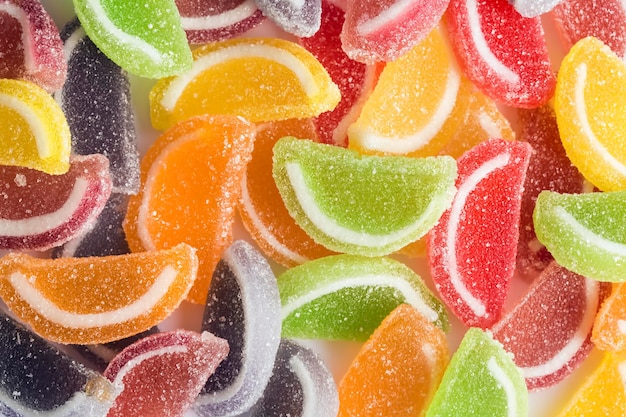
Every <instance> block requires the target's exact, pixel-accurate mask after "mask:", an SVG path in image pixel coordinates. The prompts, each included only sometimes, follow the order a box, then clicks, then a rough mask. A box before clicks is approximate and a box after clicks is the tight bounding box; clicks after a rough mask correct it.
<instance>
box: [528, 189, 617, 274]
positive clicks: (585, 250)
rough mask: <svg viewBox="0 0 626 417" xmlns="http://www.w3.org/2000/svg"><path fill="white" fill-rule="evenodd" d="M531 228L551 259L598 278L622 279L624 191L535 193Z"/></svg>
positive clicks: (568, 267) (574, 270) (570, 268)
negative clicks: (532, 227)
mask: <svg viewBox="0 0 626 417" xmlns="http://www.w3.org/2000/svg"><path fill="white" fill-rule="evenodd" d="M533 220H534V223H535V232H536V233H537V238H538V239H539V241H540V242H541V243H542V244H544V245H545V246H546V248H547V249H548V250H549V251H550V253H551V254H552V255H553V256H554V259H556V260H557V262H558V263H559V264H561V265H563V266H564V267H565V268H567V269H569V270H570V271H573V272H576V273H578V274H580V275H583V276H585V277H587V278H592V279H596V280H599V281H612V282H622V281H624V280H625V279H626V191H615V192H605V193H586V194H559V193H555V192H550V191H544V192H542V193H541V194H539V197H538V198H537V204H536V206H535V211H534V214H533Z"/></svg>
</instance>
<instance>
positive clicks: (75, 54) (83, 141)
mask: <svg viewBox="0 0 626 417" xmlns="http://www.w3.org/2000/svg"><path fill="white" fill-rule="evenodd" d="M61 38H62V39H63V41H64V51H65V54H66V57H67V62H68V74H67V82H66V83H65V85H64V86H63V89H61V90H60V91H59V92H57V94H56V95H55V98H56V99H57V101H58V102H59V103H60V104H61V108H62V109H63V112H64V113H65V116H66V118H67V121H68V124H69V126H70V132H71V133H72V152H73V153H75V154H79V155H89V154H95V153H99V154H103V155H104V156H106V157H107V158H108V159H109V163H110V172H111V178H112V180H113V191H114V192H118V193H126V194H136V193H137V191H139V153H138V151H137V136H136V133H135V122H134V113H133V109H132V107H131V102H130V84H129V82H128V75H127V74H126V71H124V70H122V69H121V68H120V67H119V66H118V65H117V64H115V63H114V62H113V61H111V60H110V59H109V58H107V57H106V55H104V54H103V53H102V52H101V51H100V50H99V49H98V48H97V47H96V45H94V44H93V42H91V40H90V39H89V38H88V37H87V36H86V34H85V31H84V30H83V29H82V27H81V26H80V22H79V21H78V20H77V19H74V20H73V21H71V22H70V23H68V24H67V25H66V26H65V28H64V29H63V31H62V33H61Z"/></svg>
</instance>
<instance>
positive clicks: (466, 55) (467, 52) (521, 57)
mask: <svg viewBox="0 0 626 417" xmlns="http://www.w3.org/2000/svg"><path fill="white" fill-rule="evenodd" d="M446 22H447V27H448V31H449V32H450V38H451V39H450V40H451V43H452V47H453V49H454V51H455V54H456V56H457V58H458V59H459V62H460V65H461V66H462V68H463V71H464V72H465V75H466V76H467V77H468V78H469V79H470V80H471V81H472V82H473V83H474V84H476V86H477V87H478V88H479V89H480V90H482V91H483V92H484V93H485V94H486V95H488V96H489V97H491V98H492V99H493V100H495V101H496V102H498V103H501V104H506V105H508V106H512V107H523V108H533V107H539V106H541V105H542V104H544V103H546V102H547V101H548V100H549V99H550V98H551V97H552V95H553V94H554V89H555V87H556V77H555V75H554V72H553V71H552V67H551V66H550V59H549V57H548V48H547V46H546V42H545V39H544V31H543V27H542V26H541V20H540V19H539V18H538V17H534V18H526V17H523V16H522V15H520V14H519V13H518V12H517V11H516V10H515V8H514V7H513V6H512V5H511V4H510V3H509V2H508V0H452V1H451V2H450V6H449V7H448V11H447V13H446Z"/></svg>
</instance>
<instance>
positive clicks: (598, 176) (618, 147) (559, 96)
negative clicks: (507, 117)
mask: <svg viewBox="0 0 626 417" xmlns="http://www.w3.org/2000/svg"><path fill="white" fill-rule="evenodd" d="M624 88H626V64H624V62H623V61H622V60H621V59H620V58H619V57H618V56H617V55H615V54H614V53H613V52H612V51H611V50H610V49H609V47H608V46H606V45H604V44H603V43H602V42H600V41H599V40H597V39H595V38H585V39H583V40H581V41H579V42H577V43H576V45H574V46H573V47H572V48H571V49H570V51H569V52H568V54H567V55H566V56H565V58H564V59H563V63H562V64H561V67H560V69H559V79H558V83H557V88H556V94H555V103H554V110H555V112H556V120H557V123H558V126H559V132H560V134H561V140H562V141H563V146H564V147H565V150H566V152H567V156H568V157H569V158H570V160H571V161H572V163H573V164H574V165H576V167H577V168H578V169H579V170H580V172H581V173H582V174H583V175H584V176H585V178H586V179H588V180H589V181H590V182H591V183H593V185H595V186H596V187H598V188H599V189H601V190H603V191H620V190H624V189H626V146H624V136H623V130H624V126H626V114H624V112H623V111H622V108H623V107H624V106H626V97H625V96H624V95H623V94H621V91H622V90H623V89H624Z"/></svg>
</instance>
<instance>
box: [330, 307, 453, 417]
mask: <svg viewBox="0 0 626 417" xmlns="http://www.w3.org/2000/svg"><path fill="white" fill-rule="evenodd" d="M449 360H450V354H449V352H448V342H447V340H446V336H445V334H444V333H443V332H442V331H441V329H439V328H437V327H435V326H433V325H432V323H430V322H429V321H428V320H425V318H424V317H423V316H422V315H421V314H420V313H419V312H418V311H417V310H415V309H414V308H413V307H411V306H409V305H406V304H403V305H400V306H398V307H397V308H395V309H394V310H393V311H392V312H391V313H390V314H389V316H388V317H387V318H385V320H384V321H383V322H382V323H381V324H380V327H379V328H378V329H376V332H375V333H374V334H373V335H372V336H371V337H370V339H369V340H368V341H367V343H365V344H364V345H363V347H362V348H361V350H360V351H359V353H358V355H357V356H356V358H355V359H354V361H352V363H351V364H350V368H348V371H347V372H346V374H345V375H344V377H343V379H342V380H341V383H340V384H339V402H340V409H339V414H338V417H353V416H360V417H366V416H372V417H374V416H388V417H404V416H408V415H411V416H423V415H424V413H425V411H426V408H427V407H428V405H429V403H430V401H431V400H432V399H433V396H434V394H435V391H436V390H437V387H438V386H439V382H440V381H441V378H442V376H443V373H444V371H445V368H446V367H447V366H448V362H449Z"/></svg>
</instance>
